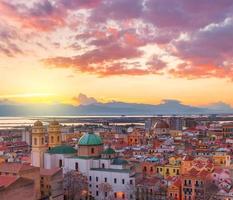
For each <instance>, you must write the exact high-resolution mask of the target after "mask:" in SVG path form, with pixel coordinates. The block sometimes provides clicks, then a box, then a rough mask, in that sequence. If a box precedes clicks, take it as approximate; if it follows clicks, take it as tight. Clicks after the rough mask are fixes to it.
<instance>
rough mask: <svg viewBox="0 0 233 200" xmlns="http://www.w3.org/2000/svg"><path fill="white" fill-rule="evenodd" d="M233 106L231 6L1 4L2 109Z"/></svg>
mask: <svg viewBox="0 0 233 200" xmlns="http://www.w3.org/2000/svg"><path fill="white" fill-rule="evenodd" d="M80 93H83V94H85V95H87V96H89V97H94V98H95V99H97V100H98V101H100V102H109V101H113V100H114V101H123V102H137V103H150V104H157V103H159V102H161V101H162V100H163V99H177V100H180V101H181V102H183V103H185V104H191V105H206V104H209V103H214V102H220V101H221V102H225V103H228V104H231V105H232V106H233V1H232V0H216V1H213V0H30V1H28V0H0V102H4V101H7V102H8V101H9V102H20V103H22V102H23V103H25V102H26V103H38V102H42V103H54V102H59V103H71V104H76V103H79V102H76V101H77V98H75V97H77V96H78V95H79V94H80Z"/></svg>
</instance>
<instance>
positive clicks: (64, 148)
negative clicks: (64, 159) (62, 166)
mask: <svg viewBox="0 0 233 200" xmlns="http://www.w3.org/2000/svg"><path fill="white" fill-rule="evenodd" d="M76 152H77V151H76V150H75V149H74V148H73V147H71V146H69V145H60V146H56V147H53V148H51V149H49V150H48V151H47V153H50V154H75V153H76Z"/></svg>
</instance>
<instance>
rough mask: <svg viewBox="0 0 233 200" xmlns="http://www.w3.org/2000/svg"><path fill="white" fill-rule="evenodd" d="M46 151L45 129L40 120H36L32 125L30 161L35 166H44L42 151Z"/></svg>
mask: <svg viewBox="0 0 233 200" xmlns="http://www.w3.org/2000/svg"><path fill="white" fill-rule="evenodd" d="M46 151H47V144H46V142H45V129H44V127H43V124H42V122H41V121H36V122H35V123H34V126H33V127H32V151H31V163H32V165H33V166H35V167H44V153H45V152H46Z"/></svg>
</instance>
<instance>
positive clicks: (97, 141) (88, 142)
mask: <svg viewBox="0 0 233 200" xmlns="http://www.w3.org/2000/svg"><path fill="white" fill-rule="evenodd" d="M102 144H103V142H102V139H101V138H100V136H98V135H96V134H94V133H85V134H84V135H83V136H82V137H81V138H80V139H79V141H78V145H80V146H97V145H102Z"/></svg>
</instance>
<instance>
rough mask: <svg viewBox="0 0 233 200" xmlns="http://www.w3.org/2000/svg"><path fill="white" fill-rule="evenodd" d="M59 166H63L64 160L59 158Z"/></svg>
mask: <svg viewBox="0 0 233 200" xmlns="http://www.w3.org/2000/svg"><path fill="white" fill-rule="evenodd" d="M59 167H60V168H61V167H62V160H59Z"/></svg>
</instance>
